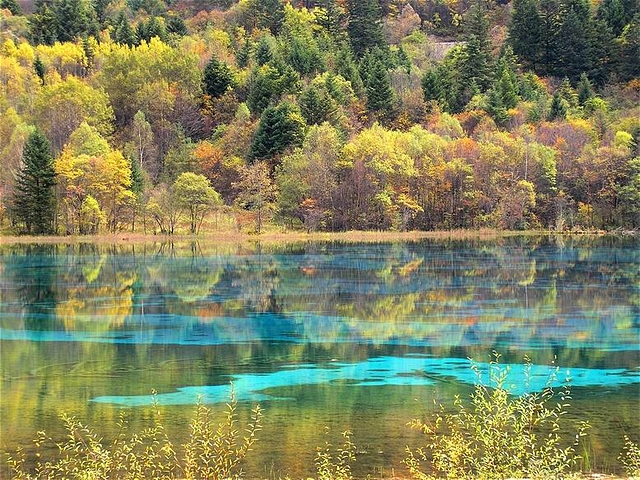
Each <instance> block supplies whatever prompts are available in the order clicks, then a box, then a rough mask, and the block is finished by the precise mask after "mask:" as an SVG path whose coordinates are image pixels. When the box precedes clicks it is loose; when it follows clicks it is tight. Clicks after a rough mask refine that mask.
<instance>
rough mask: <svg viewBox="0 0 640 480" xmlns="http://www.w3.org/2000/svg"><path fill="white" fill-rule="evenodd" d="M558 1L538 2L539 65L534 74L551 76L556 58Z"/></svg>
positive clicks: (545, 0) (558, 21) (542, 0)
mask: <svg viewBox="0 0 640 480" xmlns="http://www.w3.org/2000/svg"><path fill="white" fill-rule="evenodd" d="M558 11H559V7H558V0H540V9H539V12H540V37H539V42H540V64H539V66H538V70H536V73H538V74H542V75H552V74H553V69H554V65H555V58H556V49H557V45H556V37H557V35H558V26H559V24H560V20H559V13H558Z"/></svg>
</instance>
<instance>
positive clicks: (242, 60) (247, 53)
mask: <svg viewBox="0 0 640 480" xmlns="http://www.w3.org/2000/svg"><path fill="white" fill-rule="evenodd" d="M250 59H251V43H250V42H249V38H246V39H245V41H244V43H243V44H242V47H241V48H240V50H238V52H237V53H236V65H238V67H240V68H246V66H247V65H249V60H250Z"/></svg>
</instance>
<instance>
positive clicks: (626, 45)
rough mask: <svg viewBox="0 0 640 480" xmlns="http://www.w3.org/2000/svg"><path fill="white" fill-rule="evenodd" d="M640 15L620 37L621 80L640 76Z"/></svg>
mask: <svg viewBox="0 0 640 480" xmlns="http://www.w3.org/2000/svg"><path fill="white" fill-rule="evenodd" d="M639 58H640V15H636V16H635V17H634V19H633V21H632V22H631V23H630V24H629V25H627V26H626V27H625V28H624V30H623V31H622V35H621V37H620V54H619V64H620V68H619V74H620V80H624V81H627V80H631V79H633V78H638V77H640V61H638V59H639Z"/></svg>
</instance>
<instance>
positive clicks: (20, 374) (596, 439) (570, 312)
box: [0, 237, 640, 478]
mask: <svg viewBox="0 0 640 480" xmlns="http://www.w3.org/2000/svg"><path fill="white" fill-rule="evenodd" d="M0 279H1V280H0V281H1V283H0V359H1V365H0V370H1V373H2V383H1V391H0V394H1V399H2V402H1V406H0V442H1V444H2V449H4V450H6V449H9V450H11V449H14V448H15V447H17V446H20V445H22V446H27V447H29V445H30V444H31V442H30V441H31V439H33V438H34V436H35V432H36V431H37V430H41V429H46V430H47V432H48V433H50V434H52V435H53V436H56V435H58V436H61V435H63V432H62V431H61V427H62V425H61V422H60V419H59V415H60V414H61V413H62V412H67V413H71V414H75V415H76V416H78V417H79V418H80V419H81V420H82V421H83V422H85V423H89V424H91V425H93V426H94V427H95V428H96V429H97V430H99V431H100V433H101V434H102V435H104V436H105V437H106V438H109V437H110V436H113V434H114V432H115V430H116V426H115V423H116V419H117V417H118V414H119V412H120V410H121V409H123V408H124V409H127V411H128V415H129V417H130V419H131V423H132V425H133V427H134V428H141V427H142V426H143V425H148V421H149V417H150V411H149V409H148V408H145V406H148V405H149V404H150V403H151V402H152V400H153V399H152V396H151V392H152V390H156V391H157V392H158V394H157V397H156V398H157V401H158V402H159V403H160V405H161V406H162V411H163V415H164V418H165V423H166V424H167V426H168V427H169V430H170V431H172V432H174V435H175V440H176V442H180V441H183V440H184V437H185V436H186V435H187V434H188V431H187V429H186V427H185V424H186V422H187V421H188V418H189V416H190V415H191V413H192V411H193V407H192V405H193V404H194V403H195V402H196V401H197V399H198V398H199V397H200V398H202V399H203V400H204V401H205V402H207V403H210V404H212V405H213V406H214V407H215V405H216V404H219V405H220V406H221V407H222V406H223V405H224V402H225V401H227V399H228V394H229V383H230V382H233V384H234V389H235V392H236V395H237V398H238V400H239V401H240V406H241V411H242V415H243V416H246V415H247V414H248V410H249V408H250V406H251V405H252V404H253V403H256V402H260V403H261V405H262V406H263V408H264V411H265V422H264V423H265V427H264V429H263V431H262V432H261V435H260V442H259V444H258V446H257V448H256V450H255V451H254V452H252V455H251V457H250V458H249V459H248V462H247V465H246V470H247V472H248V474H249V476H250V477H265V478H267V477H271V478H273V477H277V476H284V475H290V476H291V477H293V478H301V477H303V476H309V475H312V474H313V473H314V470H313V458H314V455H315V449H316V446H319V445H323V444H324V442H325V440H327V438H326V436H325V433H324V432H325V427H330V429H331V434H330V437H329V439H330V440H332V441H333V443H337V442H338V440H339V432H341V431H343V430H346V429H350V430H352V431H353V432H354V440H355V442H356V444H357V445H358V449H359V451H360V452H361V453H360V454H359V458H358V461H357V469H356V473H357V474H358V475H360V476H366V475H367V474H372V475H379V474H380V473H381V472H382V473H386V474H388V473H390V471H391V468H395V471H396V472H398V473H401V472H403V467H402V465H401V460H402V458H403V457H404V448H405V446H406V445H408V444H409V445H416V444H417V443H419V442H420V437H419V435H418V434H417V433H416V432H414V431H411V430H410V429H409V428H408V427H406V423H407V422H408V421H409V420H411V419H412V418H414V417H419V416H423V415H425V414H426V413H428V412H429V411H430V410H431V409H432V408H433V404H434V400H435V401H436V402H442V403H445V404H450V403H451V401H452V399H453V397H454V395H456V394H460V395H462V396H463V397H464V396H466V395H468V394H469V393H470V392H471V389H472V386H473V382H474V380H475V376H474V374H473V373H472V371H471V370H470V369H469V360H468V358H473V359H474V360H475V361H476V362H478V363H479V365H480V368H481V370H486V362H487V360H488V359H489V357H490V355H491V352H492V351H493V350H496V351H498V352H500V353H501V354H502V356H503V358H502V361H503V363H504V364H508V365H510V367H511V372H512V374H511V376H510V377H509V381H508V383H509V385H510V386H511V388H512V390H513V392H514V393H515V394H519V393H522V392H524V391H526V389H534V390H535V389H541V388H543V386H544V384H545V383H546V381H547V379H548V377H549V373H550V372H551V371H552V370H553V369H554V367H559V370H558V375H557V380H556V384H558V385H560V384H561V383H562V382H563V381H564V380H565V379H566V378H569V379H570V382H571V384H572V385H573V400H572V409H571V418H569V421H570V422H571V421H576V422H577V421H578V420H581V419H586V420H589V422H590V423H591V424H592V425H593V428H592V430H591V435H590V444H589V446H588V448H589V450H590V461H591V464H592V465H593V467H594V468H596V469H598V470H600V471H611V472H613V471H616V470H618V469H619V467H618V465H617V461H616V457H617V455H618V453H619V451H620V448H621V445H622V436H623V434H625V433H626V434H629V435H630V436H631V437H632V438H635V439H636V440H640V438H638V437H640V240H639V239H637V238H636V239H632V238H627V239H612V238H597V239H593V238H591V239H589V238H570V239H567V238H564V239H563V238H557V237H521V238H517V237H516V238H502V239H492V240H486V241H482V240H473V241H431V240H430V241H426V240H425V241H419V242H406V243H380V244H353V243H350V244H342V243H293V244H281V245H268V246H265V245H262V246H261V245H260V244H257V243H256V244H253V245H208V244H203V243H199V244H198V243H192V244H185V245H171V244H156V245H117V246H104V245H101V246H98V245H88V244H80V245H28V246H25V245H2V246H0ZM525 355H528V356H529V357H530V358H531V360H532V362H533V364H534V367H533V370H532V377H531V382H530V384H529V385H528V386H526V385H525V384H524V382H523V381H522V375H521V373H522V369H523V361H524V360H523V359H524V356H525ZM2 468H3V469H5V470H0V474H2V473H3V472H4V473H5V474H6V467H5V466H3V467H2Z"/></svg>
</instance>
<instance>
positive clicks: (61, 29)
mask: <svg viewBox="0 0 640 480" xmlns="http://www.w3.org/2000/svg"><path fill="white" fill-rule="evenodd" d="M55 14H56V18H57V22H58V40H60V41H61V42H72V41H74V40H75V39H76V38H78V37H82V36H86V35H93V36H96V35H97V32H98V31H99V27H98V20H97V18H96V13H95V10H94V9H93V6H92V5H91V4H90V3H89V2H88V1H87V0H58V2H57V3H56V8H55Z"/></svg>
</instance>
